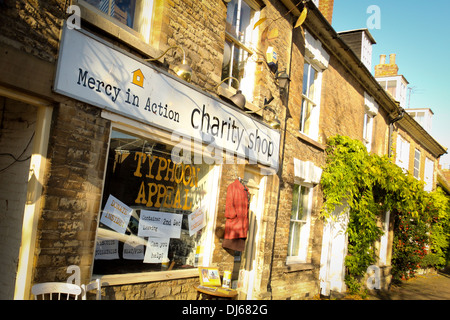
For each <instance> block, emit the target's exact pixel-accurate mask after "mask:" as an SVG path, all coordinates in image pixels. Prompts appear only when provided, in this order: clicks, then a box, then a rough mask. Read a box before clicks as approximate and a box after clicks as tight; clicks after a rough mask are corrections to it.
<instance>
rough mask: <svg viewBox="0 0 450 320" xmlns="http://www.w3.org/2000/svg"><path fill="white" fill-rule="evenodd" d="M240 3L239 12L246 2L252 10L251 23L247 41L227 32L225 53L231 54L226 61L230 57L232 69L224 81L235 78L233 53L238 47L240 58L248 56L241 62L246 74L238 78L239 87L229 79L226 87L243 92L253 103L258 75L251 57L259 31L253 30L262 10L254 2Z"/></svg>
mask: <svg viewBox="0 0 450 320" xmlns="http://www.w3.org/2000/svg"><path fill="white" fill-rule="evenodd" d="M236 1H238V5H239V6H238V10H240V8H241V4H242V2H245V3H246V4H247V5H248V6H249V7H250V9H251V10H252V14H251V17H250V23H249V26H248V27H247V29H246V32H245V35H246V38H245V39H242V40H241V39H238V38H236V36H234V35H232V34H231V33H229V32H227V31H225V43H224V46H225V51H226V52H228V51H229V54H227V53H225V54H224V59H225V58H226V56H227V55H229V59H230V62H229V65H230V69H229V70H228V73H227V74H223V72H222V79H225V78H227V77H230V76H233V69H232V67H233V58H234V56H233V51H234V49H235V47H238V48H239V49H240V53H239V56H240V57H242V56H243V54H244V53H243V52H245V53H246V54H247V58H246V59H245V60H243V61H240V62H239V63H244V67H243V69H244V74H243V75H242V78H239V77H236V78H237V79H238V80H239V82H240V83H239V87H237V83H236V81H235V80H233V79H228V80H227V81H226V82H225V83H224V85H225V88H227V89H230V90H231V91H232V92H234V91H235V89H240V90H241V91H242V93H243V94H244V96H245V97H246V99H247V100H248V101H253V91H254V83H255V81H256V79H255V74H256V66H257V65H256V60H255V59H251V57H252V56H253V55H254V54H255V50H254V49H252V48H254V47H256V45H255V44H256V43H257V40H258V30H256V29H255V30H253V26H254V24H255V23H256V22H257V21H258V20H259V17H260V10H261V8H260V7H259V5H258V4H257V3H256V2H255V1H252V0H236ZM228 8H231V5H230V4H228ZM234 27H235V28H236V29H237V30H239V21H237V23H236V25H235V26H234ZM227 43H231V46H230V47H229V48H228V44H227ZM224 62H225V61H223V62H222V71H223V68H224Z"/></svg>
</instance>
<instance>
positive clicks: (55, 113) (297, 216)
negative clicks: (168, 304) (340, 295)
mask: <svg viewBox="0 0 450 320" xmlns="http://www.w3.org/2000/svg"><path fill="white" fill-rule="evenodd" d="M127 3H133V5H129V6H128V7H120V6H117V8H116V9H114V10H113V6H112V4H111V1H93V0H92V1H91V0H79V1H72V2H70V1H58V0H40V1H38V0H36V1H10V0H5V1H2V2H1V3H0V15H1V17H2V18H1V19H0V30H1V32H0V34H1V36H0V46H1V51H0V55H1V56H0V69H1V70H2V72H1V73H0V102H1V104H2V118H1V131H0V150H1V153H2V154H10V155H11V156H10V157H9V158H4V157H0V164H1V168H0V170H1V171H0V177H1V180H2V182H3V183H2V191H3V192H2V196H1V198H0V201H1V207H0V208H1V210H2V212H1V215H2V219H1V220H0V225H1V229H2V230H4V231H5V232H3V233H2V237H1V238H0V247H1V251H0V254H1V256H2V259H1V260H2V262H1V264H2V271H3V270H4V272H2V274H1V275H0V292H1V296H0V298H3V299H13V298H15V299H30V298H32V294H31V287H32V285H33V284H35V283H40V282H46V281H63V282H65V281H66V280H67V278H68V276H69V274H68V273H67V267H68V266H70V265H76V266H78V267H79V268H80V280H81V282H82V283H88V282H90V281H92V280H94V279H100V282H101V284H102V298H103V299H127V300H128V299H130V300H138V299H179V300H184V299H195V297H196V290H195V288H194V285H196V284H198V281H199V274H198V269H197V267H199V266H204V267H217V268H218V269H219V271H220V272H223V271H225V270H229V271H232V273H233V278H232V279H233V280H234V285H236V286H237V287H238V291H239V296H238V298H239V299H277V300H285V299H311V298H313V297H314V296H316V295H317V294H319V293H321V292H322V293H324V294H329V291H330V290H334V291H345V285H344V283H343V274H342V272H343V271H344V270H345V269H344V266H343V263H342V259H343V257H344V256H345V241H346V239H345V237H343V238H339V239H338V240H336V241H335V240H333V234H332V233H330V230H331V229H330V225H329V223H330V222H329V221H323V220H322V219H320V217H319V213H320V209H321V206H322V202H323V194H322V191H321V188H320V177H321V170H322V169H321V168H323V166H324V165H325V161H326V158H325V156H326V155H325V146H326V143H327V139H328V137H331V136H333V135H335V134H341V135H347V136H350V137H351V138H354V139H359V140H361V141H364V142H365V144H366V146H367V147H368V148H370V150H371V151H372V152H376V153H377V154H387V153H388V152H389V147H390V146H391V142H390V141H392V140H395V139H396V136H395V134H394V135H392V133H393V132H392V130H390V124H391V122H392V120H393V119H395V118H396V117H398V116H399V114H400V109H399V108H398V105H397V104H396V102H395V101H394V100H393V99H392V98H391V97H390V96H389V95H388V94H387V93H386V92H385V91H383V90H380V89H381V87H380V86H379V84H378V83H377V82H376V80H375V78H374V77H373V76H372V75H371V74H370V71H369V70H367V68H366V67H365V66H364V65H362V64H361V60H360V57H358V56H357V55H356V54H355V53H353V52H352V50H351V49H350V48H349V47H348V45H347V44H346V43H345V42H344V41H343V40H342V39H341V38H340V37H339V36H338V34H337V33H336V32H335V31H334V30H333V28H332V27H331V25H330V24H331V19H332V7H333V1H332V0H330V1H326V0H320V3H319V7H316V5H315V4H314V3H313V2H311V1H309V2H306V4H305V5H306V7H307V8H308V15H307V18H306V20H305V22H304V23H303V25H302V27H298V28H293V26H294V25H295V23H296V21H297V19H298V17H299V16H300V13H301V12H302V10H303V4H299V5H297V4H295V3H294V2H292V1H289V0H283V1H271V0H270V1H265V0H264V1H260V0H249V1H244V0H232V1H221V0H205V1H185V0H183V1H178V0H174V1H166V0H154V1H150V0H141V1H128V2H127ZM70 5H72V7H69V6H70ZM128 9H132V10H131V11H130V10H128ZM319 9H320V10H319ZM142 12H145V13H146V14H143V13H142ZM237 12H240V14H241V15H242V16H241V19H236V18H235V16H233V13H237ZM149 17H151V18H149ZM262 18H266V20H264V21H262V20H261V19H262ZM327 19H328V20H327ZM238 20H239V21H242V23H243V24H245V25H236V23H237V21H238ZM257 22H259V26H257V27H254V25H255V24H256V23H257ZM69 23H74V24H72V25H71V26H72V27H69ZM77 23H80V24H81V25H77ZM78 26H81V29H78V28H77V27H78ZM180 48H181V49H180ZM166 50H169V51H167V53H166V54H165V55H163V54H164V52H165V51H166ZM274 52H275V54H274ZM267 53H271V54H270V56H269V55H268V54H267ZM183 55H184V56H185V60H186V62H187V63H188V64H189V65H190V67H191V68H192V76H191V77H190V81H186V80H187V78H184V79H182V80H180V79H179V78H178V77H177V75H176V73H175V71H174V70H176V66H177V65H178V64H179V63H180V62H183V61H182V60H183V59H182V58H181V57H182V56H183ZM149 59H154V61H148V60H149ZM236 60H238V62H235V61H236ZM224 61H225V62H224ZM135 66H136V68H132V67H135ZM131 68H132V69H131ZM138 70H139V71H140V73H136V74H133V73H134V72H136V71H138ZM283 72H286V73H287V74H288V75H289V77H290V82H289V83H288V86H287V87H285V88H280V86H281V77H280V75H281V74H282V73H283ZM134 75H137V76H138V77H139V78H135V77H134ZM228 76H233V77H235V78H238V80H239V84H237V82H236V81H235V80H228V79H227V78H228ZM142 78H143V79H142ZM305 79H307V80H308V81H306V82H305V81H304V80H305ZM188 80H189V79H188ZM226 80H228V82H225V81H226ZM221 82H222V83H221ZM144 89H145V90H146V91H144ZM236 89H240V90H241V91H242V93H243V94H244V95H245V97H246V103H245V105H244V106H243V107H238V106H237V105H236V104H234V103H233V101H234V100H233V98H234V97H235V94H237V93H239V91H237V90H236ZM148 95H150V97H149V98H148V99H147V97H148ZM155 97H156V98H155ZM155 99H156V100H155ZM158 99H159V100H158ZM116 102H117V103H116ZM119 102H120V103H119ZM186 110H187V111H186ZM224 114H227V115H226V116H225V115H224ZM157 117H158V118H157ZM220 117H222V118H220ZM155 119H157V120H155ZM215 119H217V120H215ZM219 119H220V121H219ZM169 120H172V124H169V123H170V122H168V121H169ZM276 120H278V121H279V123H280V126H279V127H278V128H277V127H276V126H275V127H273V126H272V125H273V124H276ZM214 121H218V122H217V123H216V125H214V123H215V122H214ZM402 121H405V120H402ZM240 123H242V124H245V125H241V124H240ZM396 126H398V127H395V128H398V131H401V130H408V128H405V126H403V127H402V122H400V121H399V122H397V123H396ZM189 127H191V128H195V129H198V130H197V131H195V130H193V131H189V132H188V133H186V135H187V137H188V139H187V140H186V141H184V140H183V139H182V138H181V134H180V135H176V136H174V135H173V133H174V132H176V130H180V131H181V130H183V129H185V128H189ZM274 128H275V129H274ZM368 128H370V130H369V129H368ZM402 128H403V129H402ZM218 130H221V131H220V132H221V135H219V131H218ZM226 130H228V131H226ZM246 130H247V131H246ZM200 131H202V132H203V135H200V136H197V134H201V133H202V132H200ZM33 132H34V133H33ZM227 132H228V133H227ZM236 133H237V136H234V135H235V134H236ZM244 133H245V134H246V135H247V136H246V137H247V139H248V140H246V142H247V149H245V148H243V149H242V150H241V149H239V148H240V147H241V144H240V141H243V140H241V138H240V137H239V135H243V134H244ZM369 133H370V134H369ZM226 136H227V137H228V139H225V138H224V137H226ZM258 138H259V139H258ZM12 139H14V140H13V141H14V143H11V141H12ZM430 141H431V140H430ZM433 141H434V140H432V141H431V144H433V145H434V147H435V149H433V150H430V149H429V148H428V149H427V150H428V152H429V157H436V158H437V157H439V154H440V153H441V151H442V150H441V149H440V148H439V146H438V144H436V143H435V142H433ZM213 142H215V143H216V144H213ZM231 143H234V144H231ZM176 148H181V149H182V150H183V154H182V156H183V157H185V158H186V159H187V158H189V157H191V158H190V159H189V160H192V161H194V162H193V163H191V162H186V163H184V164H183V165H179V166H178V165H175V162H171V161H172V160H174V158H170V156H168V155H170V154H171V155H173V154H174V153H173V152H174V151H173V150H177V149H176ZM426 152H427V151H425V149H424V153H426ZM178 155H180V156H181V154H180V153H179V154H178ZM199 155H200V156H201V157H200V158H201V161H200V162H196V161H195V160H196V159H197V158H196V157H197V156H199ZM427 155H428V153H427ZM11 159H12V160H11ZM227 160H228V161H227ZM145 170H147V171H145ZM178 174H179V175H178ZM158 177H159V178H158ZM19 178H20V179H19ZM239 178H240V179H242V181H243V183H244V184H245V185H246V186H247V188H248V190H249V191H248V193H249V198H248V199H249V221H250V224H249V231H248V237H247V239H246V247H245V250H244V251H242V252H241V251H238V250H237V251H233V250H229V248H224V247H223V240H224V236H225V232H226V231H225V230H226V228H225V225H226V221H227V217H226V209H227V206H229V204H228V199H227V191H228V186H230V185H231V184H232V183H233V182H234V181H236V180H237V179H239ZM174 181H175V183H174ZM110 196H113V197H112V198H111V197H110ZM110 199H112V201H113V202H114V201H116V200H118V201H116V202H115V203H116V205H117V204H118V203H121V202H123V204H124V205H120V206H121V210H124V211H127V210H128V209H130V210H131V211H130V212H131V213H130V214H125V216H127V219H129V220H127V221H126V222H127V224H128V222H129V225H128V226H127V224H125V226H126V227H127V228H128V230H126V231H125V230H123V229H120V228H119V227H117V226H115V225H113V224H111V222H109V221H107V220H105V219H107V218H106V217H107V216H108V215H107V209H108V210H109V208H112V207H113V205H112V204H111V202H110ZM197 209H198V210H200V211H196V210H197ZM127 212H128V211H127ZM162 212H164V214H166V217H170V219H173V220H171V222H170V223H171V226H173V228H172V229H164V228H163V229H164V230H166V231H164V232H166V233H167V234H169V233H170V236H168V235H167V234H163V236H161V234H157V235H156V236H155V234H152V233H151V232H147V233H145V232H144V231H146V230H147V231H148V230H154V229H152V228H155V225H154V224H150V225H146V227H147V229H144V227H142V228H141V229H139V228H140V227H139V226H138V225H140V222H139V219H141V220H144V217H146V219H148V220H149V221H152V219H157V217H159V216H158V214H161V213H162ZM199 212H201V213H199ZM194 213H195V214H200V215H202V214H203V215H204V221H205V223H204V225H203V224H202V227H201V228H200V229H191V225H190V222H189V220H188V219H189V218H190V217H192V214H194ZM119 216H120V215H119V214H118V213H117V214H116V215H115V216H114V217H115V219H110V221H113V220H115V221H118V220H117V219H118V218H117V217H119ZM181 216H182V218H181V220H178V218H180V217H181ZM109 217H112V216H111V215H110V216H109ZM114 217H113V218H114ZM175 221H180V223H179V224H176V223H175ZM180 224H181V227H180ZM111 226H113V227H111ZM149 226H150V227H149ZM175 226H177V227H178V228H175ZM138 230H139V231H138ZM191 231H192V232H191ZM140 232H142V233H140ZM155 232H156V231H155ZM176 232H178V234H177V235H173V233H176ZM154 237H156V238H154ZM142 239H144V240H145V242H143V240H142ZM152 239H153V240H152ZM155 239H156V240H155ZM149 243H159V245H160V247H169V248H168V249H167V251H166V252H165V253H164V252H163V253H161V252H160V251H155V252H156V253H158V254H160V255H158V254H155V256H150V254H149V255H144V251H145V253H148V252H151V250H150V247H149ZM144 246H146V247H144ZM144 249H145V250H144ZM325 249H326V250H325ZM163 257H164V259H163ZM165 258H168V259H169V261H167V260H166V259H165ZM387 273H388V272H387Z"/></svg>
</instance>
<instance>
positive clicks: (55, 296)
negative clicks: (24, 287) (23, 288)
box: [31, 282, 82, 300]
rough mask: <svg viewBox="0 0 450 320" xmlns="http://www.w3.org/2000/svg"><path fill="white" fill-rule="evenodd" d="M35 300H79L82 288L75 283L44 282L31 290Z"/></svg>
mask: <svg viewBox="0 0 450 320" xmlns="http://www.w3.org/2000/svg"><path fill="white" fill-rule="evenodd" d="M31 292H32V293H33V295H34V299H35V300H78V297H79V296H80V295H81V292H82V290H81V287H80V286H77V285H76V284H73V283H65V282H44V283H38V284H35V285H34V286H33V287H32V288H31Z"/></svg>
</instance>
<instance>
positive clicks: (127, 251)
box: [93, 130, 217, 275]
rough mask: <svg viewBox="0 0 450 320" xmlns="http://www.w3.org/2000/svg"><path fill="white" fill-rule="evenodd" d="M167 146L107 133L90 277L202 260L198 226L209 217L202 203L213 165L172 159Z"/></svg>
mask: <svg viewBox="0 0 450 320" xmlns="http://www.w3.org/2000/svg"><path fill="white" fill-rule="evenodd" d="M172 149H173V147H172V146H170V145H167V144H164V143H162V142H159V141H156V140H152V139H148V138H143V137H138V136H135V135H132V134H128V133H124V132H121V131H118V130H113V131H112V135H111V139H110V147H109V154H108V161H107V168H106V174H105V184H104V191H103V198H102V203H101V212H100V221H99V226H98V232H97V241H96V250H95V260H94V267H93V273H94V274H97V275H108V274H125V273H136V272H157V271H165V270H179V269H189V268H195V267H198V266H201V265H204V262H205V261H204V260H203V253H204V252H205V247H208V245H209V242H210V241H211V240H210V237H209V236H208V232H206V230H207V229H210V227H211V226H212V224H213V221H214V217H215V212H214V211H215V210H213V209H211V206H210V204H211V203H213V202H214V201H213V198H215V196H212V194H213V192H216V191H215V190H217V181H215V180H217V177H216V178H214V174H213V171H214V166H213V165H209V164H206V163H201V164H194V155H193V154H192V155H186V156H185V157H184V156H183V155H181V156H183V157H184V159H181V158H180V157H179V156H177V157H174V156H172ZM174 154H176V153H175V152H174ZM177 155H178V154H177ZM191 156H192V158H191ZM181 160H183V161H181ZM190 160H191V161H190ZM197 161H198V160H197ZM214 203H215V202H214ZM212 207H213V208H214V206H212ZM210 211H211V212H210ZM206 263H207V262H206Z"/></svg>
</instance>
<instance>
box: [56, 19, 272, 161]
mask: <svg viewBox="0 0 450 320" xmlns="http://www.w3.org/2000/svg"><path fill="white" fill-rule="evenodd" d="M54 90H55V92H57V93H60V94H63V95H66V96H69V97H72V98H74V99H77V100H80V101H83V102H86V103H89V104H92V105H95V106H97V107H99V108H102V109H106V110H109V111H112V112H115V113H118V114H121V115H124V116H126V117H129V118H132V119H135V120H138V121H141V122H144V123H147V124H151V125H153V126H157V127H160V128H162V129H165V130H168V131H169V132H171V131H173V130H174V128H176V130H179V131H180V132H179V133H181V134H182V135H184V136H186V137H189V138H191V139H195V140H197V141H202V142H203V143H206V144H208V145H213V146H214V147H216V148H220V149H222V150H226V151H227V152H229V153H231V154H233V155H236V156H239V157H245V158H247V159H249V160H251V161H254V162H255V163H256V162H258V163H261V164H264V165H267V166H270V167H272V168H274V169H275V170H277V169H278V154H279V145H280V134H279V132H278V131H276V130H273V129H271V128H270V127H268V126H267V125H265V124H263V123H261V122H259V121H256V120H254V119H252V118H251V117H249V116H247V115H245V114H244V113H243V112H240V111H239V110H237V109H234V108H232V107H230V106H228V105H227V104H225V103H223V102H221V101H220V100H219V99H216V98H213V97H212V96H211V95H209V94H207V93H205V92H202V91H201V90H199V89H198V88H195V87H194V86H193V85H190V84H187V83H186V82H184V81H181V80H179V79H178V78H175V77H173V76H170V75H169V74H167V73H166V72H164V71H162V70H157V69H156V68H155V67H153V66H150V64H149V63H147V62H144V60H140V59H139V58H138V57H135V56H132V55H131V54H129V53H127V52H125V51H123V50H121V49H119V48H116V47H114V46H113V45H111V44H109V43H107V42H105V41H104V40H102V39H100V38H98V37H96V36H94V35H91V34H89V33H87V32H86V31H84V30H76V29H68V28H67V27H66V26H64V28H63V36H62V40H61V46H60V51H59V58H58V66H57V72H56V78H55V84H54ZM178 136H179V135H178Z"/></svg>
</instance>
